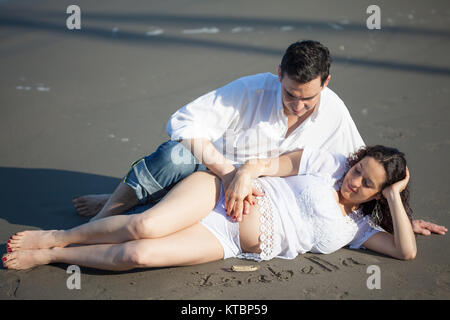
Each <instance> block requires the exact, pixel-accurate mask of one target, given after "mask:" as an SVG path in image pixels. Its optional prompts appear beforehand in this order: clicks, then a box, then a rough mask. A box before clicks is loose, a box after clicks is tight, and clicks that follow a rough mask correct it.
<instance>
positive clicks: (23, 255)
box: [2, 250, 51, 270]
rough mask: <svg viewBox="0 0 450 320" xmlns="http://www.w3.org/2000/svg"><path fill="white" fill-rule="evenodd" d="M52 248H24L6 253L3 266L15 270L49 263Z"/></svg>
mask: <svg viewBox="0 0 450 320" xmlns="http://www.w3.org/2000/svg"><path fill="white" fill-rule="evenodd" d="M49 252H50V250H23V251H17V252H11V253H7V254H4V255H3V257H2V262H3V267H5V268H8V269H14V270H26V269H31V268H34V267H37V266H40V265H44V264H49V263H50V262H51V261H50V255H49Z"/></svg>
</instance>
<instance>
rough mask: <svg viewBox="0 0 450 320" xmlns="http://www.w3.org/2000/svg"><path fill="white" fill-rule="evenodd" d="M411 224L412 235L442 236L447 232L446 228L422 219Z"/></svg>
mask: <svg viewBox="0 0 450 320" xmlns="http://www.w3.org/2000/svg"><path fill="white" fill-rule="evenodd" d="M412 224H413V231H414V233H417V234H421V235H424V236H429V235H430V234H431V233H432V232H433V233H437V234H441V235H444V234H445V233H446V232H447V231H448V230H447V228H446V227H444V226H440V225H437V224H435V223H432V222H428V221H424V220H422V219H419V220H413V222H412Z"/></svg>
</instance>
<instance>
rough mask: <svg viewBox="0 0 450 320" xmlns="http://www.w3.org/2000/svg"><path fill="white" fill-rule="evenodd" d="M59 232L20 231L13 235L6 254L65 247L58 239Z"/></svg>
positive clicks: (59, 238)
mask: <svg viewBox="0 0 450 320" xmlns="http://www.w3.org/2000/svg"><path fill="white" fill-rule="evenodd" d="M60 234H61V231H58V230H50V231H41V230H32V231H22V232H18V233H16V234H15V235H13V236H12V237H11V238H10V239H9V240H8V244H7V249H8V252H17V251H24V250H35V249H49V248H54V247H65V246H66V245H67V243H63V242H62V241H61V237H60Z"/></svg>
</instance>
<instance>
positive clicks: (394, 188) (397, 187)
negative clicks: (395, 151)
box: [382, 167, 409, 198]
mask: <svg viewBox="0 0 450 320" xmlns="http://www.w3.org/2000/svg"><path fill="white" fill-rule="evenodd" d="M408 182H409V169H408V167H406V176H405V178H404V179H403V180H400V181H397V182H396V183H394V184H392V185H390V186H388V187H386V188H384V189H383V191H382V193H383V196H384V197H385V198H387V197H388V195H389V194H392V193H398V194H400V192H402V191H403V190H405V188H406V186H407V185H408Z"/></svg>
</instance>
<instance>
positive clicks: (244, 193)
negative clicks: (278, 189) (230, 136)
mask: <svg viewBox="0 0 450 320" xmlns="http://www.w3.org/2000/svg"><path fill="white" fill-rule="evenodd" d="M253 180H254V178H253V177H252V176H251V174H250V173H249V172H248V171H247V170H246V169H245V166H243V167H241V168H239V169H235V170H234V171H231V172H230V173H228V174H226V175H225V176H223V177H222V185H223V190H224V192H225V210H226V211H227V215H228V216H230V217H231V218H232V219H233V221H237V222H241V221H242V218H243V215H244V214H249V213H250V207H251V206H252V205H254V204H255V203H256V202H255V197H258V196H263V195H264V193H262V192H260V191H258V190H257V189H256V188H255V187H253V184H252V182H253Z"/></svg>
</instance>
